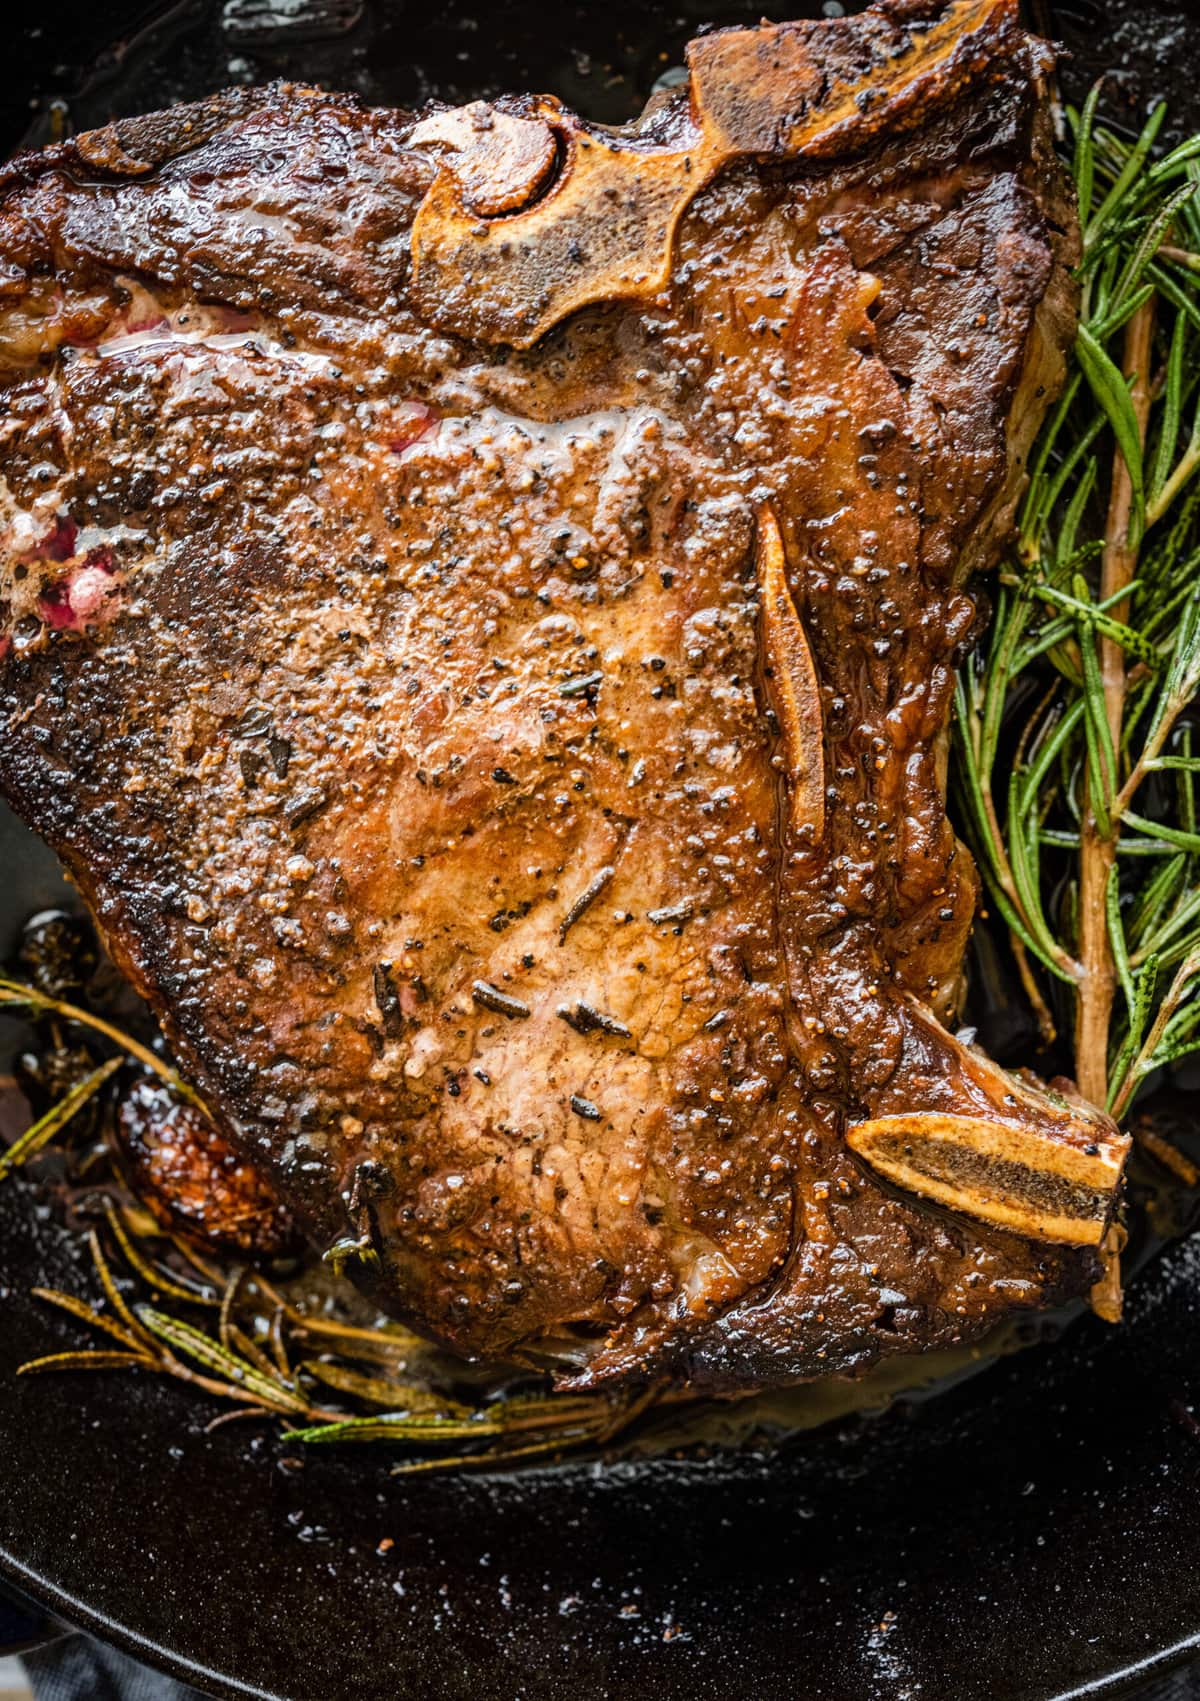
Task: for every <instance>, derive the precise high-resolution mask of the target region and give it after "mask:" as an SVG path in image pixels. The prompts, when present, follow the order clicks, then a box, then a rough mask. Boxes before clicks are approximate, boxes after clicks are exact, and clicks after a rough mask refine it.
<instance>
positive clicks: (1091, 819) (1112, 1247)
mask: <svg viewBox="0 0 1200 1701" xmlns="http://www.w3.org/2000/svg"><path fill="white" fill-rule="evenodd" d="M1153 339H1154V297H1153V296H1150V297H1149V299H1148V300H1146V301H1145V302H1143V304H1142V306H1141V307H1139V308H1138V310H1137V312H1136V313H1135V314H1134V315H1133V317H1132V318H1131V319H1130V321H1129V323H1128V325H1127V326H1126V327H1125V346H1124V359H1123V366H1124V371H1125V376H1126V378H1127V379H1129V380H1130V401H1131V403H1132V405H1133V413H1134V418H1135V420H1136V422H1137V430H1138V438H1139V441H1140V443H1141V444H1142V445H1143V446H1144V445H1145V441H1146V427H1147V423H1148V420H1149V416H1150V402H1151V390H1150V364H1151V357H1152V345H1153ZM1132 519H1133V480H1132V478H1131V476H1130V471H1129V467H1128V466H1127V465H1126V461H1125V457H1124V455H1123V454H1122V452H1121V448H1120V446H1119V445H1118V446H1117V447H1116V448H1114V450H1113V472H1112V485H1111V490H1110V495H1109V504H1108V518H1107V523H1106V526H1105V544H1104V553H1103V555H1102V556H1101V564H1100V597H1101V601H1102V602H1103V604H1104V606H1105V607H1106V608H1109V609H1111V611H1112V616H1113V619H1114V620H1118V621H1121V622H1122V623H1124V622H1125V621H1126V620H1127V619H1128V614H1129V607H1128V598H1127V597H1120V593H1121V592H1122V591H1123V590H1124V589H1125V588H1126V587H1127V586H1128V585H1129V583H1130V581H1131V580H1132V578H1133V576H1134V570H1135V568H1136V566H1137V549H1138V539H1137V538H1136V536H1135V535H1134V534H1133V530H1132ZM1114 598H1119V599H1120V600H1119V601H1116V602H1114V601H1113V599H1114ZM1099 655H1100V678H1101V682H1102V686H1103V690H1104V710H1105V716H1106V719H1107V721H1108V729H1109V736H1110V740H1111V744H1112V749H1113V751H1114V752H1119V751H1120V749H1121V725H1122V721H1123V718H1124V710H1125V688H1126V671H1125V652H1124V650H1123V649H1122V648H1121V646H1120V645H1119V644H1116V643H1114V642H1113V641H1112V639H1111V638H1108V637H1105V636H1104V635H1102V634H1101V635H1100V638H1099ZM1115 760H1117V757H1116V756H1114V761H1115ZM1119 784H1120V777H1119V775H1118V774H1116V773H1112V774H1107V775H1106V774H1103V773H1098V772H1090V771H1089V774H1088V778H1087V797H1086V807H1085V811H1084V819H1083V825H1082V829H1081V833H1080V848H1079V960H1080V977H1079V982H1078V993H1077V998H1076V1007H1075V1069H1076V1075H1077V1077H1078V1085H1079V1090H1080V1092H1081V1093H1082V1094H1083V1096H1084V1098H1085V1099H1090V1100H1091V1102H1092V1103H1093V1104H1096V1105H1103V1104H1104V1103H1105V1102H1106V1101H1107V1098H1108V1041H1109V1027H1110V1024H1111V1021H1112V1007H1113V998H1114V994H1115V992H1116V980H1117V977H1116V965H1115V961H1114V957H1113V947H1112V940H1111V939H1110V937H1109V931H1108V888H1109V880H1110V877H1111V874H1112V870H1113V865H1114V863H1115V861H1116V855H1117V839H1118V837H1119V836H1120V831H1121V827H1120V818H1119V817H1118V816H1117V815H1116V813H1115V812H1113V811H1108V812H1107V813H1108V830H1107V831H1106V832H1105V831H1102V830H1101V827H1100V824H1099V822H1098V821H1097V819H1096V813H1095V808H1094V804H1095V799H1096V795H1097V792H1098V791H1099V790H1102V791H1103V792H1104V793H1105V794H1106V802H1107V800H1108V799H1109V798H1111V797H1112V796H1113V794H1114V793H1115V792H1116V791H1117V788H1118V786H1119ZM1118 1234H1119V1231H1118V1230H1117V1229H1116V1227H1115V1225H1114V1227H1113V1228H1111V1229H1110V1230H1109V1232H1108V1234H1107V1236H1106V1237H1105V1241H1104V1244H1103V1246H1102V1248H1101V1257H1102V1259H1103V1273H1102V1274H1101V1276H1100V1279H1099V1280H1098V1281H1097V1282H1096V1284H1095V1286H1094V1287H1093V1289H1092V1294H1091V1300H1092V1307H1093V1309H1094V1310H1095V1312H1096V1313H1097V1315H1098V1316H1100V1317H1103V1318H1105V1319H1106V1320H1107V1321H1108V1322H1112V1323H1116V1322H1119V1321H1120V1317H1121V1266H1120V1256H1119V1254H1120V1240H1119V1238H1118Z"/></svg>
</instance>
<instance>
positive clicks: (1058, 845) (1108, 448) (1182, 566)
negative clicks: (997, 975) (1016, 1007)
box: [956, 91, 1200, 1309]
mask: <svg viewBox="0 0 1200 1701" xmlns="http://www.w3.org/2000/svg"><path fill="white" fill-rule="evenodd" d="M1097 94H1098V91H1094V92H1093V94H1092V96H1091V98H1090V99H1089V101H1088V102H1087V105H1086V106H1085V108H1084V110H1083V112H1082V113H1079V114H1076V113H1072V114H1070V118H1071V126H1072V130H1073V132H1074V139H1075V149H1074V162H1073V167H1074V175H1075V180H1076V183H1077V185H1078V190H1079V204H1080V222H1081V224H1082V227H1083V232H1084V236H1083V259H1082V264H1081V267H1080V279H1081V284H1082V305H1081V315H1080V327H1079V333H1078V338H1077V340H1076V343H1075V347H1074V351H1073V355H1072V358H1071V361H1070V363H1069V370H1068V379H1067V386H1066V389H1065V391H1064V394H1063V396H1062V398H1061V400H1060V402H1059V403H1058V406H1057V407H1056V408H1055V409H1054V411H1053V413H1052V415H1051V416H1050V418H1049V420H1048V421H1047V423H1046V425H1045V427H1044V429H1043V431H1042V434H1041V436H1040V438H1039V440H1038V443H1037V445H1036V448H1035V451H1034V455H1033V458H1032V463H1031V467H1030V475H1031V476H1030V481H1029V487H1028V490H1027V493H1026V495H1025V498H1024V501H1023V504H1022V507H1021V510H1020V514H1019V532H1018V538H1017V544H1016V549H1015V553H1014V556H1013V559H1012V560H1011V562H1010V564H1009V566H1008V568H1007V570H1006V571H1005V572H1004V573H1003V574H1002V575H1001V582H1000V589H999V593H998V597H997V603H996V610H995V618H994V621H993V624H992V628H991V633H990V636H989V638H988V641H987V644H986V647H985V648H984V650H983V651H982V652H981V654H980V655H978V656H977V657H976V658H975V659H974V660H973V661H972V662H971V663H970V664H969V665H968V666H967V667H966V668H965V669H964V671H963V674H962V677H961V679H960V682H959V691H958V702H957V737H958V744H959V749H960V751H961V753H962V757H963V758H964V760H963V761H962V762H961V763H959V764H956V766H957V768H958V770H959V775H960V779H961V786H960V797H959V802H960V806H961V808H962V810H963V812H964V813H965V816H966V826H967V830H968V834H969V837H970V839H971V842H972V846H973V848H974V850H975V853H976V857H977V860H978V862H979V866H980V868H981V870H982V872H983V875H984V878H985V880H986V882H987V885H988V888H989V891H990V893H991V897H992V899H993V901H994V903H995V905H996V908H997V909H998V910H999V911H1000V912H1001V914H1002V915H1003V918H1004V920H1005V921H1006V922H1007V924H1008V927H1009V929H1010V933H1011V937H1012V942H1013V946H1014V949H1015V951H1016V954H1017V961H1018V965H1019V967H1020V970H1021V975H1022V979H1023V981H1024V984H1025V987H1026V990H1027V992H1028V994H1029V996H1030V999H1031V1000H1032V1001H1033V1004H1034V1007H1035V1009H1036V1010H1037V1013H1038V1018H1039V1022H1040V1024H1041V1027H1042V1030H1043V1033H1044V1035H1045V1037H1046V1039H1047V1040H1050V1039H1052V1038H1053V1035H1054V1030H1055V1012H1056V1011H1062V1012H1063V1013H1064V1014H1065V1012H1066V1010H1067V1009H1068V1008H1069V1009H1070V1020H1071V1023H1072V1025H1073V1030H1074V1032H1073V1054H1074V1059H1075V1074H1076V1077H1077V1080H1078V1082H1079V1086H1080V1088H1081V1090H1082V1092H1083V1093H1084V1095H1085V1096H1086V1097H1087V1098H1089V1099H1091V1100H1092V1101H1093V1102H1095V1103H1097V1104H1107V1105H1108V1107H1109V1108H1110V1109H1111V1110H1112V1112H1113V1114H1114V1115H1116V1116H1117V1117H1118V1118H1120V1117H1122V1116H1123V1115H1124V1114H1125V1113H1126V1112H1127V1111H1128V1109H1129V1107H1130V1105H1131V1103H1132V1101H1133V1099H1134V1097H1135V1095H1136V1094H1137V1092H1138V1089H1139V1088H1140V1087H1141V1086H1142V1085H1143V1084H1144V1083H1145V1081H1146V1079H1147V1077H1148V1076H1150V1075H1151V1074H1152V1073H1153V1072H1154V1071H1155V1070H1156V1069H1158V1068H1160V1067H1161V1066H1162V1065H1164V1064H1168V1063H1170V1062H1172V1061H1173V1060H1175V1059H1177V1058H1179V1057H1181V1056H1182V1055H1184V1054H1185V1053H1186V1052H1188V1051H1192V1050H1195V1049H1197V1048H1198V1047H1200V999H1197V998H1196V997H1195V996H1194V993H1195V991H1196V989H1197V977H1198V975H1200V824H1198V820H1197V803H1196V789H1195V788H1196V775H1197V770H1198V769H1200V737H1197V736H1196V728H1195V721H1194V714H1193V704H1194V700H1195V698H1196V694H1197V689H1198V687H1200V523H1198V522H1200V478H1197V476H1196V475H1197V473H1198V472H1200V203H1198V202H1197V192H1198V191H1200V137H1193V138H1191V139H1190V140H1189V141H1187V142H1185V143H1184V144H1183V145H1181V146H1179V147H1177V148H1175V149H1173V150H1172V151H1171V152H1169V153H1167V154H1165V155H1164V156H1163V157H1161V158H1159V159H1157V160H1155V158H1154V148H1155V140H1156V137H1157V135H1158V132H1159V130H1160V128H1161V126H1162V121H1163V117H1164V108H1162V107H1161V106H1160V107H1159V108H1158V109H1157V110H1156V111H1155V113H1154V114H1153V116H1152V117H1151V119H1150V121H1149V123H1148V124H1147V125H1146V128H1145V130H1144V131H1143V133H1142V135H1141V136H1140V137H1139V138H1138V140H1137V142H1136V143H1135V144H1133V145H1130V144H1129V143H1127V142H1124V141H1122V140H1121V139H1119V138H1118V137H1117V136H1115V135H1113V134H1112V133H1111V132H1110V131H1108V130H1106V129H1103V128H1100V127H1098V126H1097V124H1096V105H1097ZM1014 738H1015V748H1014ZM1193 746H1194V748H1193ZM1064 995H1065V998H1064ZM1109 1298H1110V1301H1115V1299H1116V1290H1115V1287H1114V1289H1112V1290H1111V1291H1110V1295H1109ZM1101 1308H1102V1309H1103V1306H1101ZM1110 1308H1111V1307H1110Z"/></svg>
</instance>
